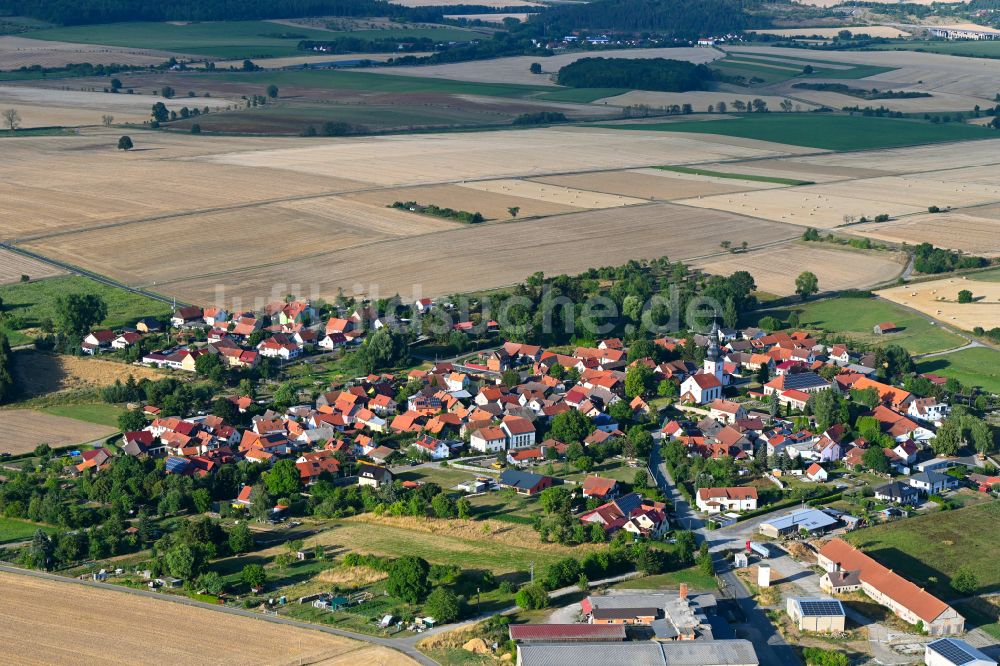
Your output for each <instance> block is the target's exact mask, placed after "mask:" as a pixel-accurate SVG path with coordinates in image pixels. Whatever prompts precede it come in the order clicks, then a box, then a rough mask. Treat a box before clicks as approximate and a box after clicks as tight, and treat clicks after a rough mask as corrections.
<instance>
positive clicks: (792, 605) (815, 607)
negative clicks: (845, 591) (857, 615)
mask: <svg viewBox="0 0 1000 666" xmlns="http://www.w3.org/2000/svg"><path fill="white" fill-rule="evenodd" d="M785 610H786V612H787V613H788V616H789V617H790V618H792V621H793V622H795V623H796V624H797V625H798V627H799V631H816V632H822V633H835V632H841V631H843V630H844V622H845V620H846V616H845V614H844V606H843V604H841V603H840V602H839V601H837V600H836V599H798V598H795V597H789V598H788V603H787V605H786V607H785Z"/></svg>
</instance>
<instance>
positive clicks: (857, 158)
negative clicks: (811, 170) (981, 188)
mask: <svg viewBox="0 0 1000 666" xmlns="http://www.w3.org/2000/svg"><path fill="white" fill-rule="evenodd" d="M967 59H971V58H967ZM998 154H1000V139H984V140H980V141H960V142H956V143H947V144H936V145H933V146H910V147H907V148H888V149H885V150H865V151H853V152H846V153H826V154H825V155H809V156H803V157H797V158H795V161H796V162H801V163H802V164H814V165H819V166H839V167H850V168H859V169H871V168H873V167H875V168H878V169H880V170H884V171H891V172H894V173H898V174H906V173H924V172H927V171H928V170H929V169H930V170H931V172H932V173H936V174H939V175H943V173H944V172H947V171H948V170H950V169H961V168H966V167H975V166H989V165H994V164H996V163H997V155H998Z"/></svg>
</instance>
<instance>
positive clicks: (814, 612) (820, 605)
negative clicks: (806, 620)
mask: <svg viewBox="0 0 1000 666" xmlns="http://www.w3.org/2000/svg"><path fill="white" fill-rule="evenodd" d="M799 608H801V609H802V615H804V616H809V617H812V616H824V615H843V614H844V609H843V607H842V606H841V605H840V602H839V601H806V600H800V601H799Z"/></svg>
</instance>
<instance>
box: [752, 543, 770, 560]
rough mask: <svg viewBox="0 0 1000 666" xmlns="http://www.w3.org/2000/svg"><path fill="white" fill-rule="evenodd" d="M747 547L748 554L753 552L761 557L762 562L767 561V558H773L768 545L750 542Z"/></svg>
mask: <svg viewBox="0 0 1000 666" xmlns="http://www.w3.org/2000/svg"><path fill="white" fill-rule="evenodd" d="M747 546H748V550H747V552H748V553H749V552H750V551H753V552H754V553H757V554H758V555H760V558H761V559H762V560H766V559H767V558H769V557H771V549H770V548H768V546H767V544H764V543H757V542H756V541H748V542H747Z"/></svg>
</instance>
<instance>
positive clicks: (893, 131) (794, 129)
mask: <svg viewBox="0 0 1000 666" xmlns="http://www.w3.org/2000/svg"><path fill="white" fill-rule="evenodd" d="M606 127H611V128H613V129H618V130H644V131H650V130H658V131H661V132H694V133H698V134H722V135H725V136H738V137H743V138H746V139H759V140H761V141H780V142H783V143H789V144H792V145H795V146H808V147H811V148H821V149H825V150H860V149H874V148H890V147H894V146H907V145H913V144H924V143H937V142H941V141H965V140H969V139H989V138H995V136H996V134H994V133H993V132H992V131H991V130H988V129H985V128H982V127H975V126H972V125H961V124H943V125H942V124H933V123H930V122H927V121H925V120H906V119H896V118H875V117H870V116H869V117H865V116H843V115H826V114H821V113H781V112H778V113H774V112H772V113H761V114H745V115H740V116H737V117H735V118H725V119H720V120H713V121H712V122H670V123H659V124H657V123H641V124H621V125H606Z"/></svg>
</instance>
